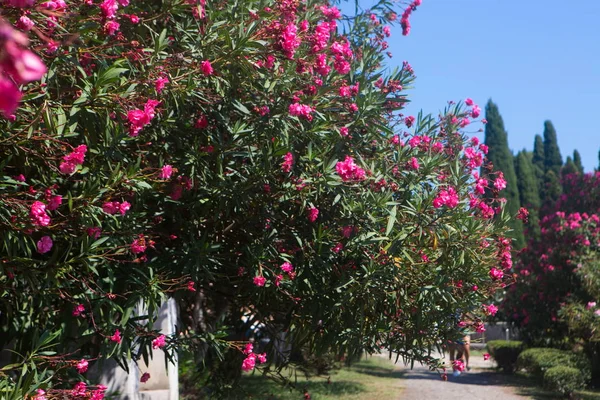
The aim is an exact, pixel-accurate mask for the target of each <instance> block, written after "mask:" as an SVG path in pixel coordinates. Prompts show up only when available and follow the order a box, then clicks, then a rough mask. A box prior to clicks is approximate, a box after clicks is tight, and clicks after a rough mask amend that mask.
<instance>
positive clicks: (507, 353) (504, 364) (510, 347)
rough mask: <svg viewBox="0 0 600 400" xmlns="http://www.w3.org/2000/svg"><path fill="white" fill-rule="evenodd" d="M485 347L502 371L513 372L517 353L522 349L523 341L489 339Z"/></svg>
mask: <svg viewBox="0 0 600 400" xmlns="http://www.w3.org/2000/svg"><path fill="white" fill-rule="evenodd" d="M487 349H488V352H489V353H490V355H491V356H492V357H493V358H494V360H496V364H498V367H499V368H502V370H504V372H513V371H514V370H515V366H516V363H517V359H518V357H519V354H520V353H521V351H523V342H519V341H515V340H513V341H509V340H491V341H489V342H488V343H487Z"/></svg>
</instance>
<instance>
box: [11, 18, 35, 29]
mask: <svg viewBox="0 0 600 400" xmlns="http://www.w3.org/2000/svg"><path fill="white" fill-rule="evenodd" d="M34 25H35V23H34V22H33V21H32V20H31V19H30V18H29V17H27V16H25V15H22V16H21V17H19V19H18V20H17V24H16V26H17V28H19V29H22V30H24V31H30V30H31V29H32V28H33V26H34Z"/></svg>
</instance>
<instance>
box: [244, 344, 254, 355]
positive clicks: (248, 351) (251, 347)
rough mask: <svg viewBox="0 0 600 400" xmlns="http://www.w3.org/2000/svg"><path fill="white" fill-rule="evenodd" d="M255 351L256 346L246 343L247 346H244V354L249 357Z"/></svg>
mask: <svg viewBox="0 0 600 400" xmlns="http://www.w3.org/2000/svg"><path fill="white" fill-rule="evenodd" d="M253 350H254V345H253V344H252V343H246V345H245V346H244V350H242V353H244V354H246V355H248V354H251V353H252V351H253Z"/></svg>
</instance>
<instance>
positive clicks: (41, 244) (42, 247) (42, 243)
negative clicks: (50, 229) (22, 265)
mask: <svg viewBox="0 0 600 400" xmlns="http://www.w3.org/2000/svg"><path fill="white" fill-rule="evenodd" d="M52 244H53V243H52V238H50V236H43V237H42V238H41V239H40V240H38V242H37V251H38V253H40V254H45V253H47V252H49V251H50V250H52Z"/></svg>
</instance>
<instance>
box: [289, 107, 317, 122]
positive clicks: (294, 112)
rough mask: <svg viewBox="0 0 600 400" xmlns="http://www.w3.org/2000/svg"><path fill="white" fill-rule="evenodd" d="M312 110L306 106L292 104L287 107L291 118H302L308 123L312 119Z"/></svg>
mask: <svg viewBox="0 0 600 400" xmlns="http://www.w3.org/2000/svg"><path fill="white" fill-rule="evenodd" d="M313 111H314V110H313V109H312V107H311V106H308V105H306V104H300V103H292V104H290V106H289V109H288V112H289V113H290V115H291V116H294V117H302V118H304V119H307V120H308V121H312V119H313V117H312V115H311V114H312V112H313Z"/></svg>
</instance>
